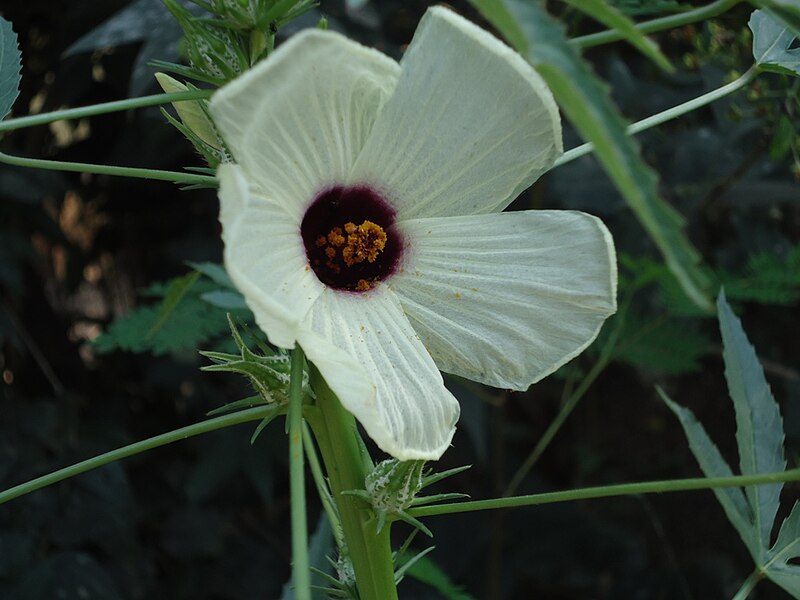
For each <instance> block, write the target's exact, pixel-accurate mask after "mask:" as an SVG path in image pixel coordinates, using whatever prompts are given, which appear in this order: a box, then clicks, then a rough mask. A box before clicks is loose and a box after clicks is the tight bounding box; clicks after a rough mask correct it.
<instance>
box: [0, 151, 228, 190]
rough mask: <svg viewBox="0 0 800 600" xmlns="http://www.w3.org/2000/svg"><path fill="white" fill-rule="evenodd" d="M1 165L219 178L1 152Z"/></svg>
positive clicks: (181, 179) (195, 180)
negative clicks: (44, 158) (45, 158)
mask: <svg viewBox="0 0 800 600" xmlns="http://www.w3.org/2000/svg"><path fill="white" fill-rule="evenodd" d="M0 163H5V164H7V165H14V166H16V167H31V168H33V169H48V170H50V171H69V172H72V173H94V174H95V175H115V176H119V177H136V178H139V179H156V180H159V181H171V182H173V183H188V184H195V185H211V186H215V187H216V185H217V178H216V177H213V176H211V175H196V174H194V173H181V172H178V171H159V170H155V169H137V168H135V167H117V166H111V165H94V164H90V163H75V162H62V161H59V160H42V159H39V158H25V157H22V156H13V155H11V154H4V153H2V152H0Z"/></svg>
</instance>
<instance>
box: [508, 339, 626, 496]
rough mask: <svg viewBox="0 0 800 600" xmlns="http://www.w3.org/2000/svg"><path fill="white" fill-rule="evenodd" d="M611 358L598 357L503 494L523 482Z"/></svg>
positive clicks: (510, 492) (512, 491) (509, 493)
mask: <svg viewBox="0 0 800 600" xmlns="http://www.w3.org/2000/svg"><path fill="white" fill-rule="evenodd" d="M610 360H611V354H610V353H603V354H602V355H601V356H600V358H598V360H597V362H595V363H594V365H593V366H592V369H591V370H590V371H589V373H587V374H586V377H584V378H583V381H581V384H580V386H579V387H578V388H577V389H576V390H575V391H574V392H573V393H572V395H571V396H570V397H569V399H568V400H567V401H566V402H565V403H564V405H563V406H562V407H561V410H560V411H559V412H558V415H556V418H555V419H553V422H552V423H550V425H549V426H548V428H547V430H546V431H545V432H544V434H543V435H542V437H541V438H539V441H538V442H537V444H536V446H535V447H534V448H533V450H532V451H531V453H530V454H529V455H528V457H527V458H526V459H525V462H523V463H522V466H520V468H519V469H518V470H517V472H516V473H515V474H514V477H513V478H512V479H511V482H510V483H509V484H508V487H506V489H505V491H504V492H503V496H510V495H511V494H513V493H514V492H515V491H516V489H517V488H518V487H519V484H520V483H522V480H523V479H525V477H526V476H527V475H528V473H529V472H530V470H531V469H532V468H533V466H534V465H535V464H536V463H537V461H538V460H539V458H540V457H541V456H542V454H543V453H544V451H545V450H546V449H547V447H548V446H549V445H550V442H552V441H553V438H554V437H555V436H556V434H557V433H558V432H559V430H560V429H561V426H562V425H563V424H564V422H565V421H566V420H567V417H569V416H570V414H572V411H573V410H574V409H575V407H576V406H577V405H578V402H579V401H580V400H581V398H583V395H584V394H585V393H586V391H587V390H588V389H589V387H590V386H591V385H592V384H593V383H594V381H595V379H597V377H598V376H599V375H600V373H602V372H603V370H604V369H605V368H606V366H607V365H608V363H609V362H610Z"/></svg>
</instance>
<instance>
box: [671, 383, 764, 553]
mask: <svg viewBox="0 0 800 600" xmlns="http://www.w3.org/2000/svg"><path fill="white" fill-rule="evenodd" d="M658 393H659V394H660V395H661V398H662V400H664V402H666V404H667V406H668V407H669V409H670V410H671V411H672V412H673V413H675V416H676V417H678V420H679V421H680V422H681V426H682V427H683V431H684V433H685V434H686V438H687V439H688V440H689V448H690V449H691V451H692V454H694V457H695V459H696V460H697V463H698V464H699V465H700V469H701V470H702V471H703V474H704V475H705V476H706V477H729V476H730V475H733V472H732V471H731V468H730V467H729V466H728V463H726V462H725V459H724V458H722V454H720V452H719V449H718V448H717V446H716V445H715V444H714V442H713V441H711V438H710V437H708V434H707V433H706V430H705V428H704V427H703V425H702V424H701V423H700V421H698V420H697V417H695V416H694V413H693V412H692V411H691V410H689V409H688V408H683V407H682V406H679V405H678V404H676V403H675V402H673V401H672V400H670V398H669V397H668V396H667V394H666V393H665V392H664V391H663V390H661V389H660V388H658ZM714 495H715V496H716V497H717V500H719V503H720V504H721V505H722V509H723V510H724V511H725V514H726V515H727V517H728V520H729V521H730V522H731V524H732V525H733V527H734V528H735V529H736V531H737V532H739V536H740V537H741V538H742V541H743V542H744V545H745V546H747V549H748V550H749V551H750V554H751V555H752V556H753V557H754V558H755V557H756V556H758V555H759V553H760V547H759V543H758V539H757V536H756V535H755V533H754V531H753V526H752V513H751V510H750V506H749V505H748V503H747V498H746V496H745V494H744V492H743V491H742V489H741V488H715V489H714Z"/></svg>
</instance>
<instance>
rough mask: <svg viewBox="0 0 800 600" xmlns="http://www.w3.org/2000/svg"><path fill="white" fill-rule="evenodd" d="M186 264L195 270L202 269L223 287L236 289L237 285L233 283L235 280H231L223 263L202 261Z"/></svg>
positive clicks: (204, 273) (201, 270) (203, 272)
mask: <svg viewBox="0 0 800 600" xmlns="http://www.w3.org/2000/svg"><path fill="white" fill-rule="evenodd" d="M186 264H187V265H189V266H190V267H192V268H193V269H194V270H195V271H200V272H201V273H202V274H203V275H205V276H206V277H208V278H209V279H210V280H211V281H213V282H214V283H216V284H218V285H221V286H222V287H226V288H230V289H232V290H235V289H236V286H235V285H234V284H233V281H231V278H230V276H229V275H228V272H227V271H226V270H225V267H223V266H222V265H218V264H215V263H210V262H202V263H196V262H187V263H186Z"/></svg>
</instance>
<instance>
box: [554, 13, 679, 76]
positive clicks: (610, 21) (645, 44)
mask: <svg viewBox="0 0 800 600" xmlns="http://www.w3.org/2000/svg"><path fill="white" fill-rule="evenodd" d="M564 1H565V2H566V3H567V4H569V5H570V6H573V7H575V8H576V9H578V10H580V11H581V12H583V13H585V14H587V15H589V16H590V17H592V18H593V19H595V20H596V21H599V22H600V23H602V24H603V25H605V26H606V27H608V28H609V29H615V30H617V31H618V32H619V33H620V34H621V35H622V36H623V39H625V40H627V41H628V43H629V44H631V45H632V46H634V47H635V48H636V49H637V50H639V52H641V53H642V54H644V55H645V56H646V57H647V58H649V59H650V60H652V61H653V62H654V63H656V64H657V65H658V66H659V67H661V68H662V69H664V70H665V71H667V72H668V73H672V72H673V71H674V70H675V67H673V66H672V64H671V63H670V62H669V59H668V58H667V57H666V56H664V54H663V53H662V52H661V50H659V48H658V45H657V44H656V43H655V42H654V41H653V40H651V39H650V38H648V37H647V36H646V35H644V34H643V33H642V32H641V31H639V30H638V29H637V28H636V24H635V23H634V22H633V21H631V20H630V19H629V18H628V17H627V16H625V15H624V14H623V13H622V12H620V11H619V10H617V9H616V8H614V7H613V6H610V5H609V4H607V3H606V2H605V1H604V0H564Z"/></svg>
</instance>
